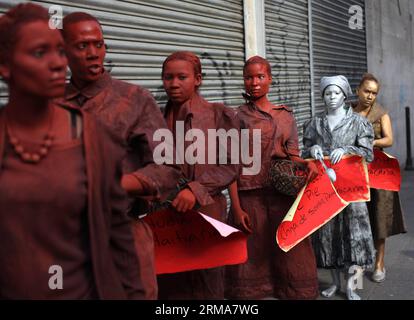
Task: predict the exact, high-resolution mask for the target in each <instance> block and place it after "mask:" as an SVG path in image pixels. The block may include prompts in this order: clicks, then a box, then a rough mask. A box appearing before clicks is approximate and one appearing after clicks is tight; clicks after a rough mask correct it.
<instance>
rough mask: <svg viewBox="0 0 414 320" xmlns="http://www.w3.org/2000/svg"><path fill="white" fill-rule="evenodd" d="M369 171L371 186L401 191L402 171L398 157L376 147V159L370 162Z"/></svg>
mask: <svg viewBox="0 0 414 320" xmlns="http://www.w3.org/2000/svg"><path fill="white" fill-rule="evenodd" d="M368 173H369V185H370V187H371V188H374V189H383V190H390V191H400V189H401V172H400V164H399V163H398V160H397V159H396V158H394V157H392V156H390V155H388V154H386V153H385V152H382V151H380V150H378V149H374V161H373V162H371V163H369V164H368Z"/></svg>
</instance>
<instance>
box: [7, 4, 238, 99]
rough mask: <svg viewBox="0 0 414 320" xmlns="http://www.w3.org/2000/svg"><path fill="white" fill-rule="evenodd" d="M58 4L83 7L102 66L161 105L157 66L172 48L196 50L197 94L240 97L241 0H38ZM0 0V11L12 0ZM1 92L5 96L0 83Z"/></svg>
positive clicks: (66, 10)
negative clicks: (96, 31)
mask: <svg viewBox="0 0 414 320" xmlns="http://www.w3.org/2000/svg"><path fill="white" fill-rule="evenodd" d="M33 2H35V3H39V4H42V5H44V6H46V7H49V6H50V5H61V6H62V8H63V12H64V14H68V13H70V12H73V11H85V12H88V13H90V14H92V15H94V16H95V17H96V18H98V20H99V21H100V22H101V23H102V26H103V30H104V35H105V39H106V44H107V45H108V53H107V57H106V66H107V68H108V69H109V70H110V71H111V74H113V75H114V76H115V77H117V78H119V79H123V80H126V81H128V82H131V83H136V84H140V85H142V86H144V87H146V88H148V89H150V90H151V92H152V93H153V94H154V95H155V97H156V99H157V101H158V102H159V103H160V106H163V105H164V104H165V100H166V97H165V94H164V91H163V89H162V83H161V80H160V77H161V65H162V62H163V60H164V59H165V57H166V56H167V55H169V54H170V53H171V52H173V51H177V50H190V51H193V52H194V53H196V54H197V55H198V56H199V57H200V58H201V59H202V64H203V68H204V69H203V72H204V82H203V86H202V88H201V93H202V94H203V96H204V97H206V98H207V99H208V100H210V101H223V102H225V103H226V104H228V105H231V106H237V105H239V104H240V103H242V102H243V100H242V99H241V92H242V90H243V79H242V68H243V63H244V32H243V30H244V29H243V28H244V27H243V1H242V0H227V1H221V0H209V1H195V0H194V1H191V0H187V1H178V0H177V1H176V0H151V1H139V0H122V1H121V0H120V1H114V0H52V1H47V0H41V1H33ZM15 4H16V1H14V0H0V12H4V11H5V10H7V9H8V8H10V7H11V6H13V5H15ZM0 97H1V98H3V102H4V100H5V99H6V88H5V85H4V84H2V87H1V88H0Z"/></svg>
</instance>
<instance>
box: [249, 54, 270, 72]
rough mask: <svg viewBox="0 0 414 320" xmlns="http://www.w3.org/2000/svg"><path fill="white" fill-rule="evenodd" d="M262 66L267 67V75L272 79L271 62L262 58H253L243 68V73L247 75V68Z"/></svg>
mask: <svg viewBox="0 0 414 320" xmlns="http://www.w3.org/2000/svg"><path fill="white" fill-rule="evenodd" d="M256 63H257V64H261V65H264V66H265V67H266V70H267V74H268V75H269V76H270V77H271V76H272V67H271V66H270V63H269V61H267V60H266V59H265V58H262V57H261V56H253V57H251V58H249V59H248V60H247V61H246V62H245V63H244V67H243V73H245V71H246V68H247V67H248V66H249V65H251V64H256Z"/></svg>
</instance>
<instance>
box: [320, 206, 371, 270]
mask: <svg viewBox="0 0 414 320" xmlns="http://www.w3.org/2000/svg"><path fill="white" fill-rule="evenodd" d="M312 241H313V248H314V250H315V256H316V261H317V265H318V267H321V268H337V269H341V268H349V267H350V266H352V265H358V266H360V267H363V268H370V267H371V266H372V265H373V263H374V261H375V249H374V242H373V239H372V233H371V226H370V222H369V217H368V209H367V205H366V203H365V202H356V203H350V204H349V205H348V206H347V207H346V208H345V209H344V210H342V211H341V212H340V213H339V214H338V215H336V216H335V217H334V218H333V219H332V220H330V221H329V222H328V223H327V224H325V225H324V226H323V227H322V228H320V229H319V230H318V231H316V232H315V233H314V234H313V235H312Z"/></svg>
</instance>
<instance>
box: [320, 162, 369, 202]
mask: <svg viewBox="0 0 414 320" xmlns="http://www.w3.org/2000/svg"><path fill="white" fill-rule="evenodd" d="M325 163H326V165H327V166H328V167H331V168H332V169H333V170H334V171H335V174H336V181H335V182H334V187H335V190H336V191H337V192H338V194H339V196H340V197H341V198H342V199H344V200H345V201H347V202H366V201H369V200H370V192H369V179H368V170H367V167H366V163H365V160H364V159H363V158H362V157H360V156H346V157H343V158H342V160H341V161H339V162H338V163H337V164H335V165H331V162H330V161H329V160H325Z"/></svg>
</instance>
